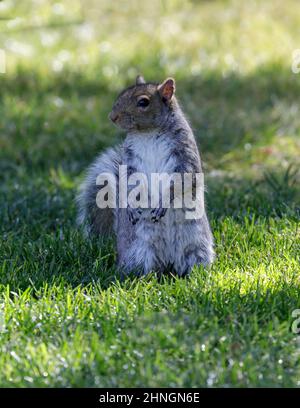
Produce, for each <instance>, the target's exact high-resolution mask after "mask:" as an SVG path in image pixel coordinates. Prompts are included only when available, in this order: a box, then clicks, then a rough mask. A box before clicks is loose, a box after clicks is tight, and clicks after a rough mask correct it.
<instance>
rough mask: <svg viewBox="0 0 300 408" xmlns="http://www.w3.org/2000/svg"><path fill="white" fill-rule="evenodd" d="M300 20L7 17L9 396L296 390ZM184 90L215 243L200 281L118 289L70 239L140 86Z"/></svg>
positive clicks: (4, 195) (76, 9)
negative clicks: (96, 164) (130, 95)
mask: <svg viewBox="0 0 300 408" xmlns="http://www.w3.org/2000/svg"><path fill="white" fill-rule="evenodd" d="M299 17H300V6H299V4H298V2H297V1H296V0H295V1H293V0H288V1H285V2H281V1H279V0H276V1H272V2H271V1H269V2H268V1H247V2H240V1H190V2H182V1H156V0H154V1H152V2H151V3H149V4H147V3H145V4H141V3H140V2H137V1H131V2H119V1H116V2H111V1H110V2H109V1H101V2H99V1H92V0H89V1H87V2H84V6H83V3H82V2H79V1H78V2H76V1H72V2H71V1H64V2H62V3H59V2H57V1H44V0H41V1H38V2H31V1H27V2H17V1H12V0H11V1H8V0H7V1H4V2H0V18H1V19H0V48H1V49H3V50H5V52H6V62H7V67H6V68H7V72H6V74H0V81H1V91H0V102H1V103H0V118H1V119H0V181H1V183H0V214H1V221H0V232H1V247H0V277H1V280H0V284H1V285H0V351H1V353H0V366H1V370H0V385H1V386H205V387H206V386H208V387H210V386H299V374H300V373H299V350H300V344H299V342H298V339H297V336H296V335H295V334H294V333H292V331H291V324H292V321H293V318H292V311H293V310H294V309H297V308H299V307H300V299H299V293H300V292H299V289H300V268H299V262H300V258H299V253H300V246H299V242H300V235H299V234H300V229H299V203H300V189H299V177H300V175H299V157H300V134H299V133H300V131H299V129H300V119H299V118H300V116H299V92H300V74H299V75H295V74H293V73H292V71H291V63H292V52H293V50H294V49H296V48H299V44H300V37H299V27H298V22H299ZM140 72H142V73H143V74H144V75H145V77H146V79H149V80H156V81H159V80H162V79H164V78H165V77H166V76H174V77H175V78H176V80H177V94H178V97H179V100H180V101H181V103H182V105H183V108H184V110H185V112H186V114H187V116H188V117H189V119H190V121H191V124H192V126H193V128H194V130H195V134H196V137H197V140H198V142H199V145H200V148H201V153H202V158H203V161H204V167H205V170H206V181H207V207H208V212H209V217H210V220H211V223H212V228H213V232H214V236H215V239H216V252H217V260H216V262H215V264H214V265H213V267H212V268H211V270H209V271H205V270H203V269H202V268H198V269H197V270H194V271H193V273H192V274H191V277H190V278H189V279H177V278H175V277H174V278H172V277H165V278H163V279H162V280H157V279H156V277H155V276H150V277H147V278H146V279H135V278H134V277H130V278H128V280H126V281H122V282H120V281H119V280H118V279H117V277H115V270H114V262H115V257H116V254H115V251H114V246H113V242H111V241H107V242H105V243H104V244H103V245H99V243H98V242H97V241H96V240H93V241H87V240H85V239H84V237H83V236H82V235H81V233H80V231H78V230H77V228H76V225H75V218H76V209H75V203H74V196H75V192H76V188H77V186H78V184H79V181H80V179H81V177H82V174H83V171H84V169H85V168H86V166H87V165H88V164H89V163H90V162H91V160H92V159H93V158H94V157H95V156H96V154H97V153H98V152H99V151H100V150H102V149H103V148H105V147H107V146H109V145H112V144H115V143H117V142H118V141H120V140H121V138H122V137H123V136H122V134H121V133H119V132H118V131H117V130H116V129H115V128H114V127H113V126H111V125H110V123H109V121H108V119H107V115H108V113H109V111H110V108H111V105H112V102H113V100H114V98H115V95H116V93H117V92H119V91H120V90H121V89H122V87H124V86H125V85H126V84H130V83H132V81H133V80H134V77H135V75H136V74H137V73H140Z"/></svg>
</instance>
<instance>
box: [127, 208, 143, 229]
mask: <svg viewBox="0 0 300 408" xmlns="http://www.w3.org/2000/svg"><path fill="white" fill-rule="evenodd" d="M127 212H128V218H129V221H130V222H131V224H132V225H135V224H136V223H137V222H138V221H139V220H140V215H141V214H142V209H141V208H131V207H127Z"/></svg>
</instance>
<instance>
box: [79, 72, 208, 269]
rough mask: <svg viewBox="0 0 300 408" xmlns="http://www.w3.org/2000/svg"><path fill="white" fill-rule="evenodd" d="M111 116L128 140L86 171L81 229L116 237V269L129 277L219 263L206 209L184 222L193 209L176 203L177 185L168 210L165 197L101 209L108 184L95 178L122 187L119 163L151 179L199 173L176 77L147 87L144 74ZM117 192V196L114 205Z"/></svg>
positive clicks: (130, 172) (122, 97)
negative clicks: (150, 203)
mask: <svg viewBox="0 0 300 408" xmlns="http://www.w3.org/2000/svg"><path fill="white" fill-rule="evenodd" d="M109 117H110V119H111V121H112V122H114V124H116V125H117V126H118V127H120V128H121V129H122V130H125V131H126V132H127V136H126V138H125V140H124V142H123V143H122V144H121V145H119V146H117V147H114V148H109V149H107V150H106V151H104V152H103V153H101V154H100V155H99V156H98V158H97V159H96V160H95V162H94V163H93V164H92V165H91V166H90V167H89V169H88V171H87V175H86V178H85V180H84V182H83V183H82V185H81V187H80V192H79V194H78V197H77V202H78V207H79V213H78V222H79V224H80V225H82V226H83V227H84V228H85V231H86V232H87V234H94V235H96V236H98V237H101V238H105V237H107V236H109V235H114V236H115V237H116V242H117V266H118V268H119V270H121V271H122V272H124V273H125V274H127V273H130V272H135V273H137V274H140V275H146V274H148V273H149V272H150V271H156V272H160V273H163V272H165V271H167V270H171V271H174V272H175V273H177V275H179V276H184V275H186V274H188V273H189V272H190V271H191V269H192V268H193V267H194V266H195V265H204V266H209V265H210V264H211V263H212V262H213V260H214V243H213V237H212V233H211V229H210V225H209V222H208V219H207V216H206V213H205V208H204V204H203V209H202V210H203V211H202V216H201V217H199V218H198V217H194V218H193V217H192V218H191V219H187V218H186V216H185V215H186V214H187V211H189V210H190V209H189V208H186V207H185V206H184V205H183V206H182V208H177V207H176V208H175V206H174V205H173V206H172V202H174V199H175V197H174V186H173V190H172V185H170V197H171V205H170V206H169V207H165V206H163V205H162V201H161V196H160V195H161V192H160V193H159V194H160V195H159V203H158V205H156V206H155V208H152V207H151V208H149V207H147V208H141V206H140V207H136V206H135V207H134V206H131V205H127V206H126V205H125V206H120V205H119V204H117V205H116V206H115V207H116V208H110V207H109V206H106V208H105V206H102V207H101V208H100V207H99V205H98V203H97V195H98V194H99V192H100V191H101V188H103V187H104V185H102V186H101V185H99V183H97V177H98V175H99V174H111V175H113V176H114V178H115V180H116V183H117V187H119V184H120V183H121V180H120V171H119V170H120V166H121V165H123V166H125V165H126V166H127V169H128V177H129V175H132V174H135V173H137V172H139V173H142V174H145V175H146V178H147V179H148V178H149V177H150V175H151V174H152V173H165V174H173V173H176V174H180V175H183V174H184V173H189V174H192V175H193V176H194V175H195V174H197V173H198V174H199V173H202V169H201V160H200V155H199V151H198V148H197V145H196V141H195V138H194V135H193V132H192V130H191V128H190V126H189V124H188V122H187V120H186V118H185V116H184V114H183V112H182V110H181V108H180V106H179V104H178V102H177V99H176V97H175V81H174V79H173V78H168V79H166V80H165V81H164V82H162V83H160V84H158V83H152V82H147V83H146V82H145V80H144V78H143V77H142V76H141V75H139V76H138V77H137V78H136V83H135V85H133V86H130V87H129V88H127V89H125V90H124V91H123V92H121V93H120V94H119V96H118V97H117V99H116V102H115V103H114V105H113V108H112V111H111V113H110V115H109ZM105 185H106V188H108V189H109V188H110V187H107V186H108V183H106V184H105ZM194 187H195V180H194V178H193V188H194ZM117 191H118V189H117ZM108 192H109V190H108ZM193 192H194V190H193ZM116 194H117V196H116ZM118 194H119V193H115V192H114V194H112V196H114V197H115V198H116V203H119V201H118V198H119V195H118ZM194 196H195V195H193V197H194ZM137 198H140V197H137ZM177 198H178V197H177Z"/></svg>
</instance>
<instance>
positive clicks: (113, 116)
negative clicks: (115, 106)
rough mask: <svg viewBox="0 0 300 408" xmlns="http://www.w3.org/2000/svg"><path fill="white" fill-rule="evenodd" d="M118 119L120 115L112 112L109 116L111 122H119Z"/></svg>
mask: <svg viewBox="0 0 300 408" xmlns="http://www.w3.org/2000/svg"><path fill="white" fill-rule="evenodd" d="M118 118H119V115H118V114H117V113H113V112H111V113H110V114H109V119H110V120H111V121H113V122H116V121H117V120H118Z"/></svg>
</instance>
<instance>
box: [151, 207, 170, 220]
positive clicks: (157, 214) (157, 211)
mask: <svg viewBox="0 0 300 408" xmlns="http://www.w3.org/2000/svg"><path fill="white" fill-rule="evenodd" d="M166 212H167V209H166V208H161V207H158V208H154V209H153V210H152V211H151V214H152V217H151V221H153V222H154V223H156V222H158V221H159V220H160V219H161V218H162V217H163V216H164V215H165V214H166Z"/></svg>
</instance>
